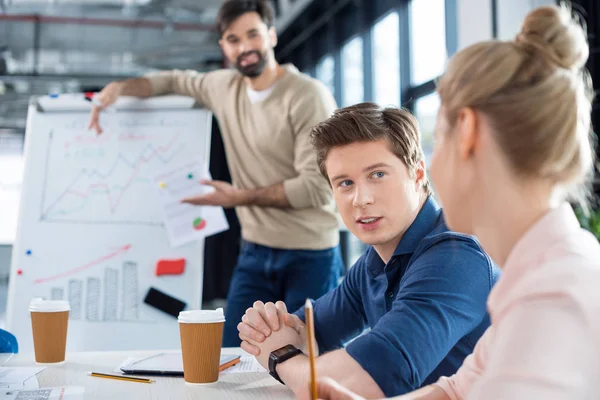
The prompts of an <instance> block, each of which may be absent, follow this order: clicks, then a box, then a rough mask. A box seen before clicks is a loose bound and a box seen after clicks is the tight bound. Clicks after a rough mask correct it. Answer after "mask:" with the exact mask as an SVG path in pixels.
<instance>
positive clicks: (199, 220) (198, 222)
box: [193, 217, 206, 231]
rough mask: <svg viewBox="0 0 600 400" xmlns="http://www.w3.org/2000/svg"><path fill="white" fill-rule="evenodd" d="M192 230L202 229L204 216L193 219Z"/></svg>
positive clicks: (204, 223)
mask: <svg viewBox="0 0 600 400" xmlns="http://www.w3.org/2000/svg"><path fill="white" fill-rule="evenodd" d="M193 225H194V230H196V231H201V230H202V229H204V228H205V227H206V220H205V219H204V218H200V217H198V218H196V219H195V220H194V223H193Z"/></svg>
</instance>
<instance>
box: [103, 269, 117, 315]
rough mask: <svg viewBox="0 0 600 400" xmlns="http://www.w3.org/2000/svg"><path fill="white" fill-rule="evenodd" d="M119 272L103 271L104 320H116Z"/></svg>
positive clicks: (112, 270) (114, 270)
mask: <svg viewBox="0 0 600 400" xmlns="http://www.w3.org/2000/svg"><path fill="white" fill-rule="evenodd" d="M118 285H119V271H117V270H116V269H114V268H108V267H107V268H106V269H105V270H104V320H105V321H116V320H117V307H118V299H117V297H118V293H119V286H118Z"/></svg>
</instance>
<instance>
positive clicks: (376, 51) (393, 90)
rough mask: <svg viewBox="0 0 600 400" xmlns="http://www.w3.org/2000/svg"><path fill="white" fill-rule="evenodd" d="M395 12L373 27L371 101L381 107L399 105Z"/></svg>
mask: <svg viewBox="0 0 600 400" xmlns="http://www.w3.org/2000/svg"><path fill="white" fill-rule="evenodd" d="M399 29H400V27H399V18H398V13H397V12H392V13H390V14H388V15H387V16H385V17H384V18H382V19H381V20H380V21H379V22H377V23H376V24H375V26H373V35H372V37H373V99H374V101H375V102H376V103H377V104H380V105H382V106H387V105H396V106H397V105H399V104H400V43H399V41H400V35H399Z"/></svg>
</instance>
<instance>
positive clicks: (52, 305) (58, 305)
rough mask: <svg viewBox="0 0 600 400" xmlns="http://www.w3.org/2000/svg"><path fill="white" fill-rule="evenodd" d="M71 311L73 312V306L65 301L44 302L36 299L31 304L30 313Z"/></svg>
mask: <svg viewBox="0 0 600 400" xmlns="http://www.w3.org/2000/svg"><path fill="white" fill-rule="evenodd" d="M69 310H71V306H70V305H69V302H68V301H65V300H44V299H42V298H39V297H36V298H33V299H31V302H30V303H29V311H34V312H60V311H69Z"/></svg>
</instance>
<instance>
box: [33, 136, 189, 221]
mask: <svg viewBox="0 0 600 400" xmlns="http://www.w3.org/2000/svg"><path fill="white" fill-rule="evenodd" d="M181 137H182V135H180V134H177V133H175V134H173V133H172V132H161V133H159V134H148V133H144V132H137V133H136V132H122V133H119V134H112V135H107V137H106V138H102V139H93V137H92V138H89V137H87V136H83V135H82V134H81V132H79V131H52V132H50V134H49V138H48V144H47V149H46V169H45V172H44V173H45V176H44V182H43V193H42V201H41V209H40V219H41V220H42V221H44V222H55V223H56V222H58V223H65V222H68V223H86V224H141V225H155V226H161V225H162V222H161V218H160V208H159V205H158V201H157V200H156V193H155V190H156V188H155V187H154V184H153V182H152V177H153V176H154V174H155V173H156V171H158V170H161V169H164V168H165V166H168V165H169V164H170V163H171V162H173V161H176V160H179V159H180V158H182V157H183V158H186V157H188V158H189V157H194V155H193V154H190V149H189V146H187V145H186V143H184V142H183V141H182V140H181Z"/></svg>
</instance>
